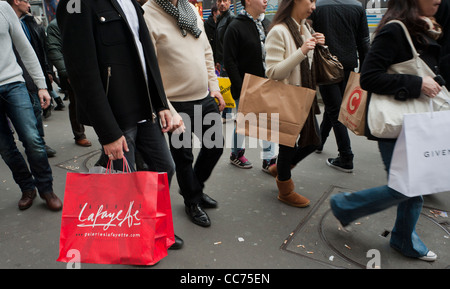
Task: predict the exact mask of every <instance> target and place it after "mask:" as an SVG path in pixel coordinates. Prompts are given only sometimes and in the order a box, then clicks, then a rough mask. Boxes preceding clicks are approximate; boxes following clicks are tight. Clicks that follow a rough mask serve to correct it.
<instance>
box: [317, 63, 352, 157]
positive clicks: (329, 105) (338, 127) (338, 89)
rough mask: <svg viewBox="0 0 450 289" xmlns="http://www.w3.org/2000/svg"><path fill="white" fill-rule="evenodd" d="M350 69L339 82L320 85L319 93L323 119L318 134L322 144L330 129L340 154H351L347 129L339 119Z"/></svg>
mask: <svg viewBox="0 0 450 289" xmlns="http://www.w3.org/2000/svg"><path fill="white" fill-rule="evenodd" d="M349 75H350V71H349V70H346V71H345V77H344V80H343V81H342V82H340V83H336V84H330V85H320V86H319V89H320V95H321V96H322V100H323V103H324V105H325V112H324V114H323V120H322V123H321V124H320V134H321V138H322V145H323V144H325V141H326V140H327V138H328V136H329V134H330V131H331V129H333V132H334V135H335V137H336V144H337V147H338V151H339V153H340V155H342V156H349V155H353V152H352V148H351V144H350V137H349V135H348V129H347V127H346V126H345V125H343V124H342V123H341V122H340V121H339V120H338V118H339V111H340V109H341V103H342V97H343V95H344V91H345V87H346V85H347V81H348V77H349Z"/></svg>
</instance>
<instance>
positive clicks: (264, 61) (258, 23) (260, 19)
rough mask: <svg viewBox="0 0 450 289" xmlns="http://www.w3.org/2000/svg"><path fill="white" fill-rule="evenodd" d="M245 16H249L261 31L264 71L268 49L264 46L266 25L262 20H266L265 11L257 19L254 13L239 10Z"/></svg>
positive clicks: (259, 31)
mask: <svg viewBox="0 0 450 289" xmlns="http://www.w3.org/2000/svg"><path fill="white" fill-rule="evenodd" d="M239 13H240V14H241V15H243V16H247V17H248V18H250V19H251V20H252V21H253V22H254V23H255V25H256V29H257V30H258V33H259V40H261V49H262V61H263V66H264V71H265V70H266V49H265V47H264V43H265V42H266V33H265V32H264V26H263V25H262V21H263V20H264V16H265V15H264V13H263V14H261V15H260V16H259V17H258V18H257V19H254V18H253V17H252V15H250V14H249V13H248V12H247V11H245V9H243V10H241V11H240V12H239Z"/></svg>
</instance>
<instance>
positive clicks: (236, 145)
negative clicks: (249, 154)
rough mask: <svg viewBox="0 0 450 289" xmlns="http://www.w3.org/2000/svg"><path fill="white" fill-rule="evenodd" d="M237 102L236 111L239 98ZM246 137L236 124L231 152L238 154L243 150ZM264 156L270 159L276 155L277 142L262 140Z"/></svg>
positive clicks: (265, 158) (263, 157)
mask: <svg viewBox="0 0 450 289" xmlns="http://www.w3.org/2000/svg"><path fill="white" fill-rule="evenodd" d="M234 102H235V103H236V111H237V110H238V108H239V99H235V100H234ZM244 140H245V137H244V136H243V135H241V134H237V133H236V125H235V126H234V132H233V139H232V147H231V152H232V153H233V154H235V155H237V154H238V152H239V151H240V150H242V144H243V143H244ZM262 147H263V151H262V156H261V158H262V159H264V160H267V161H269V160H270V159H271V158H273V157H274V156H275V144H274V143H273V142H269V141H266V140H263V141H262Z"/></svg>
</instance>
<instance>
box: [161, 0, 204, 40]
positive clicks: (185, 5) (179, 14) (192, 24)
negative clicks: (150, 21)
mask: <svg viewBox="0 0 450 289" xmlns="http://www.w3.org/2000/svg"><path fill="white" fill-rule="evenodd" d="M155 2H156V3H157V4H158V5H159V6H161V8H162V9H163V10H164V11H166V12H167V13H168V14H169V15H171V16H173V17H174V18H175V19H176V20H177V24H178V27H180V29H181V34H182V35H183V36H184V37H186V35H187V32H186V31H189V32H191V33H192V35H194V36H195V38H199V37H200V34H201V33H202V31H201V30H200V29H199V28H198V26H197V15H196V14H195V11H194V10H193V9H192V7H191V6H190V3H189V1H188V0H178V4H177V6H178V7H175V6H174V5H173V4H172V2H170V1H169V0H155Z"/></svg>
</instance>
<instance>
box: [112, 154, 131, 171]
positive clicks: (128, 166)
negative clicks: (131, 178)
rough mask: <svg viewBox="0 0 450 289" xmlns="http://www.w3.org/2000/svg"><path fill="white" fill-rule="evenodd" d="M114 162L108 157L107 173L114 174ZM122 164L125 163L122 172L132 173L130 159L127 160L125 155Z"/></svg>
mask: <svg viewBox="0 0 450 289" xmlns="http://www.w3.org/2000/svg"><path fill="white" fill-rule="evenodd" d="M113 163H114V161H112V160H110V159H108V164H107V165H106V173H107V174H112V173H113V170H114V165H113ZM122 164H123V167H122V172H124V173H130V172H131V168H130V165H129V164H128V161H127V159H126V158H125V156H123V159H122ZM125 169H126V170H125Z"/></svg>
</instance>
